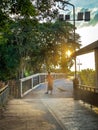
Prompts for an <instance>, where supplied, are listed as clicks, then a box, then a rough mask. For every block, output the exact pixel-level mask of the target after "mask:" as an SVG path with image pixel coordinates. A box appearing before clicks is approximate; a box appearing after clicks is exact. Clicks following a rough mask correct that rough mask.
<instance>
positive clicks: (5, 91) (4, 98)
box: [0, 85, 9, 107]
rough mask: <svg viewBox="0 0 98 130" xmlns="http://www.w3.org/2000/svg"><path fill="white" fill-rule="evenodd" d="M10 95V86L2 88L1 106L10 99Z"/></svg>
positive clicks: (0, 90) (0, 94)
mask: <svg viewBox="0 0 98 130" xmlns="http://www.w3.org/2000/svg"><path fill="white" fill-rule="evenodd" d="M8 96H9V86H8V85H6V86H5V87H3V88H1V89H0V107H2V106H4V105H5V104H6V103H7V101H8Z"/></svg>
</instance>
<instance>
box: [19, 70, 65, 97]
mask: <svg viewBox="0 0 98 130" xmlns="http://www.w3.org/2000/svg"><path fill="white" fill-rule="evenodd" d="M46 75H47V73H38V74H34V75H31V76H28V77H25V78H22V79H20V88H19V89H20V90H19V97H23V96H24V95H26V94H27V93H29V92H30V91H31V90H32V89H35V88H36V87H38V86H39V85H40V84H42V83H44V82H46ZM51 75H53V76H54V79H57V78H58V77H61V76H62V77H64V76H65V74H64V73H51Z"/></svg>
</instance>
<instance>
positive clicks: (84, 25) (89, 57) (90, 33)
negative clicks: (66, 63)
mask: <svg viewBox="0 0 98 130" xmlns="http://www.w3.org/2000/svg"><path fill="white" fill-rule="evenodd" d="M69 2H70V3H72V4H74V5H75V13H76V17H77V13H78V12H85V11H90V17H91V19H90V21H89V22H85V21H76V22H75V23H76V28H77V29H76V32H77V33H78V34H79V35H80V37H81V38H80V40H81V44H82V46H81V48H82V47H84V46H86V45H88V44H91V43H92V42H94V41H96V40H98V0H70V1H69ZM79 62H80V63H81V64H82V65H80V69H81V70H82V69H87V68H90V69H95V60H94V53H88V54H85V55H81V56H79V57H77V63H79ZM77 69H79V66H78V65H77Z"/></svg>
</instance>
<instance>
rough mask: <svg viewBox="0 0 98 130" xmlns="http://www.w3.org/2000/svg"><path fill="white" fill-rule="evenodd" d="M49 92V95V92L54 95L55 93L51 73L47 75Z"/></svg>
mask: <svg viewBox="0 0 98 130" xmlns="http://www.w3.org/2000/svg"><path fill="white" fill-rule="evenodd" d="M46 78H47V82H48V83H47V92H46V94H48V93H49V91H50V92H51V94H52V91H53V77H52V76H51V74H50V72H48V75H47V77H46Z"/></svg>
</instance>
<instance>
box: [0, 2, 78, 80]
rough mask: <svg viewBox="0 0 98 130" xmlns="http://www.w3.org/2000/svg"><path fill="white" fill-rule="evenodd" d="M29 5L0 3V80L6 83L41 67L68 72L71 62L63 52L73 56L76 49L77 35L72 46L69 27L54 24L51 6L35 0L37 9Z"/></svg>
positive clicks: (23, 3) (71, 29) (58, 23)
mask: <svg viewBox="0 0 98 130" xmlns="http://www.w3.org/2000/svg"><path fill="white" fill-rule="evenodd" d="M33 2H34V1H32V2H31V1H30V0H24V1H21V0H16V2H15V1H14V0H12V1H10V0H9V1H8V0H5V1H2V2H1V5H0V7H1V9H0V19H1V21H0V79H3V80H8V79H11V78H15V77H17V76H18V75H19V74H22V76H23V75H24V73H25V75H26V76H27V75H28V73H29V74H30V71H32V72H33V73H38V72H41V71H42V70H43V68H42V66H43V65H45V66H46V69H47V70H50V69H51V70H53V69H54V68H55V66H58V65H59V66H60V67H61V69H62V71H68V69H69V66H70V65H69V63H72V62H71V61H72V59H70V58H68V57H66V51H67V50H68V49H70V50H71V51H72V52H74V51H75V49H76V48H79V46H80V45H79V41H78V40H79V36H78V35H77V34H76V37H77V38H76V44H73V29H74V28H73V25H72V24H70V23H66V22H59V21H56V19H55V16H56V15H57V13H58V11H57V10H56V9H53V10H51V8H52V7H53V5H52V4H51V2H49V1H48V0H42V1H39V0H38V1H37V2H38V3H37V6H36V4H35V5H33V4H32V3H33ZM35 3H36V1H35ZM55 11H56V12H55ZM12 14H13V17H11V15H12ZM40 16H41V17H42V18H43V21H41V23H40V20H39V19H40ZM53 19H55V20H54V21H53V22H51V21H52V20H53ZM38 20H39V21H38ZM70 37H71V39H70ZM65 39H67V41H68V42H66V40H65ZM22 76H21V75H20V76H19V77H22Z"/></svg>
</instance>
